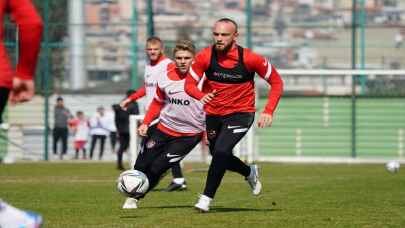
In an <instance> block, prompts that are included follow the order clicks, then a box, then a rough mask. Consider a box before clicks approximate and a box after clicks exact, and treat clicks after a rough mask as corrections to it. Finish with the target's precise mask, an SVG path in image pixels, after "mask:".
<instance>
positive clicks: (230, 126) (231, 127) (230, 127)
mask: <svg viewBox="0 0 405 228" xmlns="http://www.w3.org/2000/svg"><path fill="white" fill-rule="evenodd" d="M238 127H240V126H232V125H228V127H227V128H228V129H234V128H238Z"/></svg>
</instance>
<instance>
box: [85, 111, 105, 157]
mask: <svg viewBox="0 0 405 228" xmlns="http://www.w3.org/2000/svg"><path fill="white" fill-rule="evenodd" d="M89 126H90V135H91V145H90V159H93V152H94V148H95V146H96V143H97V141H99V140H100V147H99V148H100V150H99V151H100V152H99V154H98V159H99V160H101V159H103V154H104V144H105V139H106V138H107V136H108V135H109V134H110V132H109V131H108V128H107V119H106V116H105V113H104V107H103V106H100V107H98V108H97V112H96V114H95V115H94V116H93V117H91V118H90V121H89Z"/></svg>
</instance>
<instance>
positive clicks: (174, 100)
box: [168, 97, 190, 106]
mask: <svg viewBox="0 0 405 228" xmlns="http://www.w3.org/2000/svg"><path fill="white" fill-rule="evenodd" d="M168 100H169V103H170V104H176V105H185V106H187V105H190V101H189V100H183V99H180V98H170V97H169V98H168Z"/></svg>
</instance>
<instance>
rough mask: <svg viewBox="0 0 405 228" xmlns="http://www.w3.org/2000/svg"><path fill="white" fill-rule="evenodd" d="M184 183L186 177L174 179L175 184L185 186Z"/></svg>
mask: <svg viewBox="0 0 405 228" xmlns="http://www.w3.org/2000/svg"><path fill="white" fill-rule="evenodd" d="M184 181H185V179H184V177H181V178H173V182H174V183H175V184H184Z"/></svg>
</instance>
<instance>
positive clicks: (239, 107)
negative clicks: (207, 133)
mask: <svg viewBox="0 0 405 228" xmlns="http://www.w3.org/2000/svg"><path fill="white" fill-rule="evenodd" d="M212 51H213V48H212V46H210V47H207V48H204V49H203V50H201V51H200V52H199V53H198V54H197V55H196V57H195V59H194V62H193V64H192V66H191V69H190V71H189V74H188V75H187V78H186V85H185V91H186V92H187V93H188V94H189V95H190V96H192V97H194V98H196V99H198V100H200V99H201V98H202V97H203V96H204V95H205V94H206V93H209V92H212V91H214V90H216V96H215V97H214V98H213V99H212V100H211V101H210V102H208V103H207V104H205V105H204V109H205V111H206V113H207V114H208V115H219V116H223V115H227V114H231V113H236V112H255V111H256V109H255V90H254V80H253V79H252V80H248V81H246V82H242V83H226V82H221V81H220V80H210V79H208V78H206V81H205V82H204V84H203V89H202V91H200V90H198V89H197V83H198V81H200V80H201V79H202V77H203V75H204V73H206V72H207V71H208V70H209V68H210V65H211V63H212V61H211V57H212V56H213V55H212V54H213V53H212ZM238 53H239V52H238V46H236V45H235V47H233V48H232V49H231V50H229V51H228V52H227V53H221V52H216V61H217V63H218V64H219V66H220V67H223V68H233V67H235V66H237V65H238V64H243V66H244V68H246V70H247V71H249V72H256V73H257V74H258V75H259V76H260V77H261V78H263V79H264V80H266V82H268V83H269V84H270V86H271V89H270V91H269V94H268V102H267V104H266V107H265V109H264V112H265V113H268V114H273V112H274V110H275V109H276V107H277V104H278V101H279V99H280V97H281V95H282V92H283V81H282V79H281V77H280V75H279V74H278V72H277V70H276V68H275V67H274V66H272V65H271V64H270V62H269V61H268V60H267V59H265V58H264V57H263V56H261V55H259V54H256V53H254V52H252V51H251V50H250V49H247V48H243V52H242V53H243V57H242V58H239V54H238ZM240 59H242V61H243V62H242V63H239V61H240ZM214 76H215V75H214ZM219 76H221V75H219ZM225 76H226V75H225Z"/></svg>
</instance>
